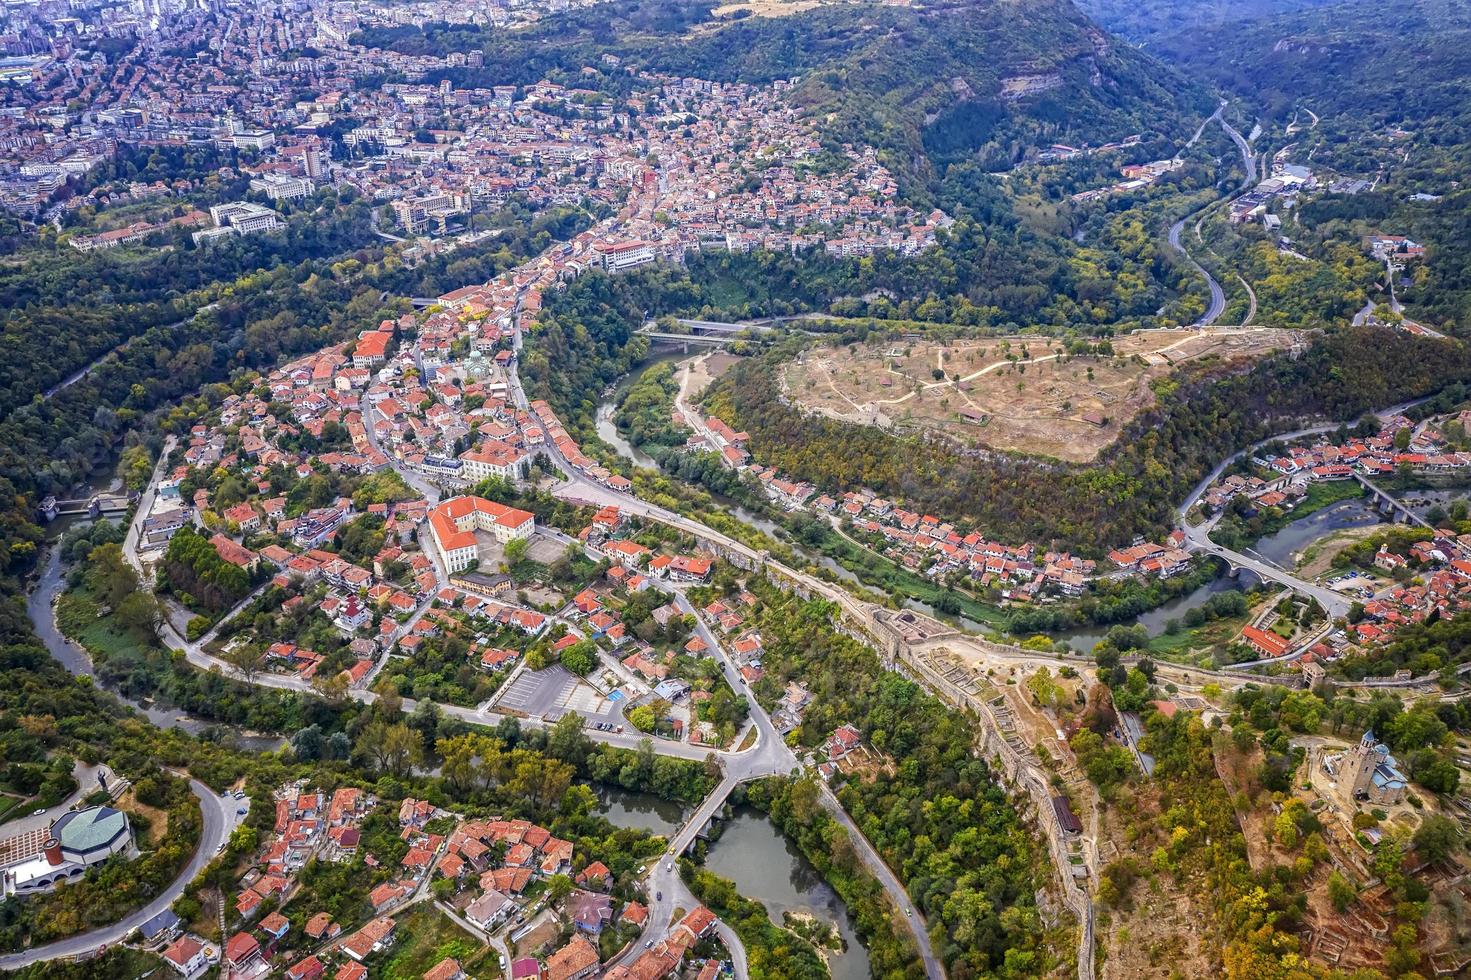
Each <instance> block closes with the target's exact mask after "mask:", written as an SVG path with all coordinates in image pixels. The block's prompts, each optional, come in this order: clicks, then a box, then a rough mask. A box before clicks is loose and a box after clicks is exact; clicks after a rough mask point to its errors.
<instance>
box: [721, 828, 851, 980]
mask: <svg viewBox="0 0 1471 980" xmlns="http://www.w3.org/2000/svg"><path fill="white" fill-rule="evenodd" d="M705 867H707V868H709V869H710V870H711V871H713V872H715V873H716V874H718V875H720V877H722V878H729V879H730V880H731V881H733V882H735V885H736V890H737V891H739V892H740V893H741V894H742V895H745V896H748V897H750V898H754V899H756V900H757V901H759V902H760V903H761V904H762V905H764V906H766V911H767V913H768V914H769V915H770V916H771V920H772V921H773V922H775V923H777V924H778V925H780V924H782V913H784V912H795V913H798V914H806V915H810V916H812V917H813V918H815V919H817V920H818V921H820V922H825V923H827V924H829V925H833V926H836V927H837V930H838V934H839V935H841V936H842V937H843V942H844V943H845V944H846V948H845V949H844V950H843V951H842V952H840V953H838V952H834V953H830V954H829V956H828V968H829V969H830V970H831V971H832V975H833V980H866V978H867V977H868V976H869V967H868V953H867V952H866V951H865V950H864V948H863V944H862V942H861V941H860V940H859V938H858V933H857V931H856V929H855V928H854V926H853V921H852V918H851V917H850V916H849V915H848V907H847V906H846V905H844V904H843V900H842V899H841V898H839V897H838V893H837V892H835V891H833V890H832V888H831V887H830V886H829V885H828V884H827V882H825V881H823V880H822V876H821V875H819V874H818V873H817V869H816V868H814V867H813V866H812V863H811V862H810V861H808V860H807V858H806V857H804V856H803V855H802V852H801V851H799V850H798V849H797V845H796V844H794V843H792V842H791V841H789V840H787V838H786V837H785V836H783V835H782V833H781V832H780V831H778V830H777V829H776V826H775V825H774V824H773V823H772V822H771V821H770V820H769V819H767V817H766V815H765V814H763V813H761V812H760V811H759V810H757V809H755V808H754V807H750V806H738V807H736V808H735V815H734V818H733V819H731V820H730V821H729V822H728V823H726V824H725V827H724V829H723V830H722V831H721V834H720V837H719V838H718V839H717V840H716V841H715V842H714V843H713V844H711V845H710V848H709V851H708V852H707V853H706V855H705ZM784 872H785V873H784Z"/></svg>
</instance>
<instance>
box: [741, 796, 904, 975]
mask: <svg viewBox="0 0 1471 980" xmlns="http://www.w3.org/2000/svg"><path fill="white" fill-rule="evenodd" d="M818 793H819V789H818V786H817V784H816V783H814V782H813V781H812V780H810V779H807V780H792V779H776V778H772V779H769V780H765V781H763V782H761V783H758V784H757V785H756V786H755V787H753V788H752V790H751V791H750V793H748V795H747V797H746V800H747V802H749V803H751V804H753V805H754V806H756V807H759V808H760V809H763V810H765V811H766V812H767V813H768V814H769V815H770V817H771V819H772V820H773V821H775V823H776V825H777V826H778V827H780V828H781V831H782V833H784V834H786V836H787V837H789V838H791V839H792V840H794V841H796V843H797V846H798V847H800V848H801V849H802V853H803V854H804V855H806V857H807V860H809V861H811V862H812V864H813V867H815V868H817V871H818V873H819V874H821V875H822V877H823V880H825V881H826V882H827V883H828V884H830V885H832V886H833V890H834V891H836V892H837V893H838V894H839V895H840V896H842V899H843V902H844V904H845V905H847V907H848V913H849V914H850V915H851V916H853V919H854V921H855V922H856V923H857V926H858V933H859V935H860V936H862V937H863V948H864V951H865V952H866V953H867V954H868V962H869V967H870V970H871V971H872V974H873V975H874V976H875V977H884V978H886V977H894V978H898V977H910V976H914V974H915V972H916V971H918V970H921V969H923V967H922V965H921V964H920V963H919V961H918V955H917V950H916V949H915V948H914V944H913V943H912V942H911V941H910V940H909V939H908V937H907V936H906V935H905V933H904V932H902V931H901V930H902V926H900V925H899V924H898V911H897V910H896V909H895V908H894V907H893V903H892V902H891V901H890V900H889V897H888V895H887V894H886V893H885V891H884V889H883V886H882V885H880V884H879V882H878V879H876V878H874V877H873V876H872V875H871V874H869V873H868V871H867V869H865V868H864V867H863V865H862V863H861V862H860V861H859V859H858V856H857V854H856V853H855V852H854V850H853V844H852V841H851V839H850V838H849V836H848V832H847V831H846V830H845V829H844V828H843V827H841V826H839V825H838V823H837V821H836V820H834V819H833V818H832V816H831V815H829V814H828V812H827V811H826V810H824V809H823V808H822V806H821V804H820V803H819V802H818V799H817V795H818Z"/></svg>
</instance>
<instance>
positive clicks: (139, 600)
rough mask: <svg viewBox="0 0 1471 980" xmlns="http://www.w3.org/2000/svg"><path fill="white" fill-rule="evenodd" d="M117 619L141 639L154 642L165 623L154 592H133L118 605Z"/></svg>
mask: <svg viewBox="0 0 1471 980" xmlns="http://www.w3.org/2000/svg"><path fill="white" fill-rule="evenodd" d="M117 619H118V622H119V623H121V624H122V625H123V627H124V628H126V629H128V630H129V631H131V632H132V633H133V634H135V635H136V636H138V637H139V638H141V639H143V640H145V641H146V640H152V639H155V638H156V637H157V636H158V627H159V625H160V624H161V623H162V622H163V609H162V607H161V606H160V605H159V602H158V599H157V598H156V597H155V596H154V595H153V593H152V592H142V591H139V592H133V593H130V594H129V595H127V596H126V597H125V598H124V599H123V601H122V602H120V603H118V605H117Z"/></svg>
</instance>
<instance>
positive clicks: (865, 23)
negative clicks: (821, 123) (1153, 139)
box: [357, 0, 1212, 194]
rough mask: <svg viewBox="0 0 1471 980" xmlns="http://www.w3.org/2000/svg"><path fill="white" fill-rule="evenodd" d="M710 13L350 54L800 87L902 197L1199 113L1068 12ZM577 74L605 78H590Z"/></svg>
mask: <svg viewBox="0 0 1471 980" xmlns="http://www.w3.org/2000/svg"><path fill="white" fill-rule="evenodd" d="M712 9H713V8H712V5H711V3H710V2H709V0H696V2H684V3H674V4H662V3H659V4H656V3H653V2H652V0H631V2H626V3H616V4H611V5H600V6H598V7H596V8H593V9H592V10H589V11H582V12H578V13H572V14H567V15H561V16H557V17H552V18H548V19H547V20H545V21H543V22H541V23H539V24H538V25H536V26H535V27H533V28H530V29H527V30H522V31H512V32H495V33H492V32H488V31H487V32H480V31H477V30H475V29H466V28H463V27H455V28H453V29H450V28H446V27H444V25H426V26H425V27H423V28H399V29H394V30H380V31H371V32H364V33H362V34H359V35H357V40H358V41H360V42H361V43H364V44H368V45H372V46H381V47H388V48H391V49H392V50H395V51H399V52H402V53H442V52H445V51H470V50H479V51H482V52H483V55H484V65H483V67H481V68H478V69H450V70H447V71H446V72H444V74H445V75H446V76H447V77H451V78H455V79H457V80H458V81H459V82H462V83H470V84H490V83H494V84H505V83H507V82H514V83H517V84H527V83H530V82H533V81H536V80H537V79H539V78H541V77H544V76H547V75H551V76H554V77H555V76H557V75H558V74H559V73H560V74H563V75H565V76H566V77H569V78H570V77H572V76H573V75H574V74H576V75H577V78H578V84H579V85H583V86H588V85H595V86H597V87H599V88H602V89H603V90H604V91H610V92H611V93H612V94H614V95H615V96H616V95H618V94H623V93H626V89H627V86H628V84H629V83H628V82H627V80H626V79H627V76H626V75H623V74H622V73H620V72H617V71H615V70H614V69H612V68H609V67H608V65H609V63H608V62H607V61H605V59H604V56H605V55H608V54H613V55H615V56H616V57H617V58H619V59H621V63H622V65H623V66H624V67H629V68H642V69H648V70H653V71H659V72H669V73H675V74H681V75H689V76H694V77H699V78H708V79H711V80H714V81H722V82H751V83H769V82H771V81H774V80H776V79H785V78H791V77H794V76H800V77H801V83H800V85H799V86H798V88H797V90H796V93H795V96H794V97H795V100H796V101H797V103H798V104H799V105H801V106H803V107H805V108H806V109H807V110H808V111H810V112H813V113H821V114H824V115H830V116H831V120H830V122H829V124H828V125H827V127H826V128H827V131H828V132H829V133H830V134H831V135H832V136H833V137H834V138H835V139H838V140H847V141H852V142H861V143H868V144H872V145H877V146H879V147H881V148H882V149H883V150H884V153H885V157H886V162H887V163H888V164H889V165H890V166H891V167H892V168H893V169H894V170H895V171H896V172H897V173H898V174H899V175H900V178H901V180H903V181H904V183H905V190H906V192H908V193H910V194H923V193H924V192H925V191H926V190H927V189H933V187H934V186H935V184H936V183H937V181H938V178H939V177H940V176H941V175H942V174H943V172H944V170H945V168H946V167H948V166H949V165H952V164H954V163H957V162H960V161H964V160H974V161H975V162H976V163H977V164H978V165H979V166H980V168H981V169H984V170H1001V169H1006V168H1008V167H1009V166H1011V165H1012V164H1013V163H1015V162H1017V161H1019V160H1021V159H1023V158H1025V157H1026V156H1027V154H1028V153H1029V152H1032V151H1035V150H1036V149H1037V148H1039V147H1046V146H1048V145H1050V144H1051V143H1054V142H1066V143H1071V144H1079V143H1091V144H1098V143H1104V142H1108V141H1111V140H1117V139H1121V138H1123V137H1125V136H1128V135H1130V134H1133V133H1145V134H1148V133H1163V134H1166V135H1169V136H1178V135H1179V134H1180V133H1181V132H1185V131H1188V129H1190V128H1191V127H1193V125H1194V122H1193V120H1194V121H1198V119H1199V117H1200V115H1201V114H1202V113H1203V112H1209V111H1210V109H1211V107H1212V103H1211V101H1210V99H1209V98H1208V96H1206V94H1205V93H1204V91H1203V89H1201V88H1200V87H1198V86H1195V85H1194V84H1193V83H1190V82H1187V81H1185V80H1184V79H1183V78H1182V77H1180V76H1178V75H1177V74H1176V73H1175V72H1174V71H1172V70H1171V69H1169V68H1166V67H1164V66H1163V65H1161V64H1160V63H1159V62H1157V61H1155V60H1154V59H1153V58H1151V57H1149V56H1148V55H1145V54H1143V53H1142V52H1140V51H1138V50H1137V49H1135V48H1133V47H1131V46H1130V45H1128V44H1125V43H1121V42H1119V41H1117V40H1116V39H1114V38H1112V37H1111V36H1110V35H1108V34H1107V33H1106V32H1104V31H1103V30H1101V29H1100V28H1099V27H1097V26H1096V25H1095V24H1093V23H1092V22H1090V21H1089V20H1088V19H1087V18H1086V17H1085V16H1084V15H1083V14H1082V13H1081V12H1080V11H1079V10H1078V9H1077V8H1076V7H1074V6H1073V5H1072V4H1071V3H1070V2H1068V0H936V2H931V3H928V4H926V5H925V6H923V7H915V8H903V7H891V6H883V5H875V4H861V3H859V4H842V5H824V6H818V7H815V8H812V9H808V10H803V11H800V12H798V13H794V14H790V15H788V16H784V17H772V18H768V17H755V16H745V17H739V18H734V19H733V18H731V17H728V16H726V17H717V16H715V15H714V14H712ZM585 66H599V67H600V68H602V69H604V70H605V72H606V74H605V76H604V77H603V78H600V79H597V78H592V79H590V78H589V76H588V74H587V73H584V72H582V69H583V68H584V67H585ZM620 90H623V92H620Z"/></svg>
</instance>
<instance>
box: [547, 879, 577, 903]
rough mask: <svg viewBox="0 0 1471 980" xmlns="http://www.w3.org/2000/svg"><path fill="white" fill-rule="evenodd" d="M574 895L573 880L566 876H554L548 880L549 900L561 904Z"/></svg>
mask: <svg viewBox="0 0 1471 980" xmlns="http://www.w3.org/2000/svg"><path fill="white" fill-rule="evenodd" d="M570 894H572V879H571V878H569V877H567V876H566V875H552V876H551V877H550V878H549V879H547V898H548V900H550V901H552V902H560V901H561V900H562V899H564V898H566V897H567V896H568V895H570Z"/></svg>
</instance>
